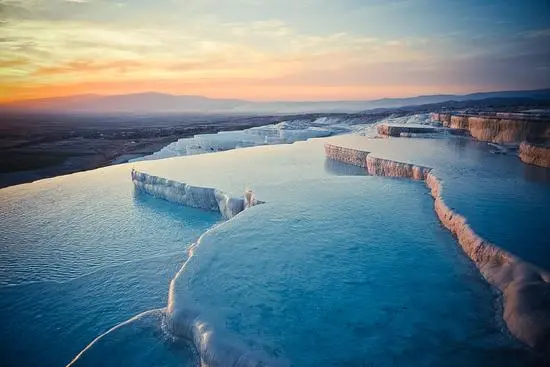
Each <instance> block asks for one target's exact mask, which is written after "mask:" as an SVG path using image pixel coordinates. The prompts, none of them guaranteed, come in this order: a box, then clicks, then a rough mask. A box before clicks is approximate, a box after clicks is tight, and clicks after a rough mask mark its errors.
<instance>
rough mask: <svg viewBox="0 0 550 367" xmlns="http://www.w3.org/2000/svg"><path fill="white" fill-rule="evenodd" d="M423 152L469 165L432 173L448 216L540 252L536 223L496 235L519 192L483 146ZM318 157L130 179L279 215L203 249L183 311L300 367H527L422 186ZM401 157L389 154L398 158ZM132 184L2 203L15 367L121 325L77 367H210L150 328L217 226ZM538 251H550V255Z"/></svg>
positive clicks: (6, 354) (262, 215)
mask: <svg viewBox="0 0 550 367" xmlns="http://www.w3.org/2000/svg"><path fill="white" fill-rule="evenodd" d="M335 139H336V138H335ZM418 140H419V141H422V142H423V143H418V146H415V147H414V150H413V152H414V157H413V156H411V155H410V154H409V155H408V156H407V158H408V160H411V159H412V158H414V162H415V163H420V164H426V165H430V164H429V163H431V161H430V159H432V156H433V155H434V153H437V155H438V157H437V158H433V159H442V160H443V159H447V161H448V162H454V161H453V160H452V159H453V158H452V157H453V154H454V153H456V152H461V153H460V154H459V155H458V156H455V157H454V159H456V161H457V162H458V161H462V160H464V161H465V162H468V165H466V167H470V168H469V169H470V170H468V168H464V169H463V171H459V172H458V174H456V175H455V176H456V177H455V176H453V172H454V170H455V169H459V168H460V167H462V166H460V167H458V166H449V167H448V171H445V172H447V173H445V172H444V169H445V166H442V167H436V169H438V170H441V171H442V175H445V174H446V175H447V176H445V177H443V179H444V185H445V194H444V195H445V199H446V200H447V202H448V203H449V204H450V205H453V206H456V207H457V209H458V211H460V212H463V213H464V214H465V215H466V216H468V215H469V214H471V213H469V212H468V210H470V211H471V212H472V213H473V214H474V216H475V214H476V213H477V210H482V211H481V212H479V214H477V215H478V217H477V218H478V219H475V218H474V219H471V220H472V225H473V227H474V228H475V230H476V231H479V233H480V234H482V233H483V232H482V231H483V230H485V231H486V232H485V233H484V234H487V235H488V237H489V238H490V239H491V240H492V241H494V242H495V243H497V244H499V241H500V240H501V239H506V238H513V236H518V238H519V237H521V232H520V231H523V230H525V229H526V228H531V229H532V230H533V233H534V234H533V235H532V236H533V239H536V238H539V237H540V232H538V231H539V230H540V227H538V224H537V222H535V223H528V221H525V223H523V222H521V223H523V224H522V226H519V227H512V226H510V225H508V226H507V227H506V229H505V230H498V228H494V226H495V225H496V223H498V220H499V218H501V214H502V213H500V212H501V211H502V208H503V207H504V208H507V207H506V206H505V205H507V204H509V201H510V200H509V199H511V198H510V197H509V195H511V193H512V192H513V191H510V190H508V186H507V185H508V184H510V182H508V183H506V182H504V180H491V177H493V178H494V176H490V175H489V177H487V178H484V176H483V173H480V172H479V170H480V167H484V166H485V165H486V164H487V163H488V162H489V163H491V167H493V166H494V167H499V165H497V164H496V163H495V162H497V161H493V160H494V158H493V157H495V155H492V154H490V153H489V152H487V151H485V150H484V149H485V148H484V147H483V146H482V145H479V146H478V145H475V146H460V144H469V143H461V142H459V143H445V141H446V140H441V142H439V141H440V140H437V143H432V142H433V141H431V140H426V139H418ZM388 141H389V140H388ZM409 141H410V144H416V143H414V142H415V141H417V140H409ZM323 143H324V140H313V141H309V142H304V143H297V144H293V145H287V146H268V147H256V148H251V149H241V150H235V151H228V152H224V153H216V154H205V155H201V156H190V157H184V158H174V159H168V160H162V161H155V162H140V163H136V164H134V166H135V167H136V168H138V169H140V170H142V171H145V172H149V173H151V174H155V175H159V176H162V177H167V178H170V179H176V180H181V181H185V182H188V183H190V184H194V185H198V186H206V187H217V188H220V189H222V190H224V191H226V192H228V193H234V194H235V195H238V194H241V193H242V192H243V191H244V189H245V188H251V189H253V190H254V192H255V193H256V194H257V196H258V198H259V199H261V200H264V201H266V203H265V204H262V205H260V206H256V207H253V208H251V209H249V210H247V211H245V212H243V213H242V214H240V215H238V216H237V217H235V218H234V219H232V220H230V221H228V222H225V223H223V224H221V225H219V226H217V227H215V228H214V229H212V230H211V231H209V232H208V233H207V234H206V235H205V236H204V237H203V238H202V241H201V243H200V245H199V246H198V247H197V248H196V249H195V253H194V256H193V257H191V259H189V261H188V263H187V268H186V269H185V270H184V271H183V272H182V275H181V276H180V278H179V279H178V281H177V282H175V287H176V289H177V293H178V297H177V298H176V299H175V302H176V303H177V306H178V309H180V310H186V309H193V310H195V311H197V312H198V314H199V315H200V319H201V320H202V321H204V322H205V323H206V324H208V325H209V326H210V327H211V330H214V332H215V333H216V334H217V335H221V336H222V339H223V340H227V341H228V343H229V344H238V345H239V346H243V347H244V348H246V349H247V350H252V351H261V352H262V353H265V354H267V355H269V356H271V357H272V358H274V359H276V360H277V361H279V362H281V363H283V364H284V363H292V364H293V365H296V366H318V365H327V366H328V365H349V366H370V365H374V366H377V365H392V364H399V365H416V366H424V365H456V366H461V365H464V364H465V363H467V364H468V365H472V366H476V365H478V366H485V365H510V366H515V365H525V364H526V363H529V362H531V360H532V356H531V354H530V352H529V351H528V350H526V349H524V348H523V347H522V346H521V345H519V343H517V342H516V341H515V340H513V339H512V338H511V337H510V336H509V335H508V334H507V332H506V330H505V328H504V327H503V325H502V323H501V321H500V318H499V317H498V315H499V312H500V311H499V309H498V302H497V299H496V296H495V294H494V293H493V291H492V290H491V288H490V287H489V286H488V285H487V284H486V283H485V282H484V280H483V279H482V278H481V276H480V275H479V273H478V271H477V269H476V268H475V267H474V266H473V264H472V263H471V262H470V261H469V260H468V259H467V258H466V256H465V255H464V254H463V253H462V251H461V250H460V248H459V247H458V246H457V244H456V242H455V240H454V239H453V238H452V236H451V235H450V234H449V233H448V232H447V231H446V230H445V229H444V228H442V227H441V225H440V224H439V222H438V221H437V218H436V216H435V214H434V212H433V201H432V199H431V196H430V195H429V193H428V190H427V189H426V187H425V186H424V185H423V184H422V183H420V182H412V181H408V180H400V179H388V178H381V177H370V176H364V172H363V171H362V170H361V169H356V168H353V167H348V166H345V165H341V164H338V163H336V162H332V161H327V160H326V159H325V158H324V151H323ZM380 144H384V143H380ZM390 144H393V143H390ZM430 144H431V145H430ZM437 144H447V145H445V146H444V145H437ZM453 144H459V146H456V147H455V146H454V145H453ZM433 147H435V148H433ZM394 148H395V146H389V145H388V149H387V154H388V155H389V154H396V155H397V154H401V155H400V157H403V154H404V153H396V152H394ZM470 151H472V152H470ZM417 153H418V156H416V155H417ZM457 157H458V158H457ZM389 158H391V157H389ZM417 159H418V162H417ZM499 159H500V158H499ZM502 159H509V158H502ZM401 160H404V159H401ZM423 160H424V161H423ZM498 162H500V161H498ZM502 162H504V161H502ZM508 165H509V163H505V162H504V163H502V166H501V168H498V169H497V168H495V172H498V173H499V174H502V177H505V176H506V175H508V177H513V180H514V181H511V182H516V181H518V182H521V185H527V183H529V184H533V185H538V186H536V187H540V190H541V192H545V190H547V184H546V182H545V181H544V179H542V180H541V179H540V175H535V176H536V179H535V181H532V180H530V179H528V177H531V179H532V177H533V176H532V175H523V174H520V172H521V170H520V168H517V167H521V166H517V167H516V166H514V168H513V169H512V171H506V169H510V168H506V167H508ZM131 168H132V165H121V166H117V167H109V168H105V169H99V170H95V171H89V172H84V173H80V174H75V175H71V176H65V177H59V178H55V179H51V180H45V181H40V182H37V183H33V184H28V185H21V186H16V187H12V188H7V189H3V190H0V200H1V202H2V207H1V210H0V219H1V220H2V223H3V226H4V228H3V231H2V233H1V237H0V240H1V243H2V247H1V250H0V282H1V283H0V284H2V287H1V288H0V293H1V297H0V310H1V318H2V320H1V321H2V328H1V330H0V338H1V339H0V343H1V345H2V350H1V352H2V356H3V361H2V362H3V364H4V365H8V366H11V365H14V366H15V365H52V366H56V365H65V364H66V363H68V362H69V361H71V359H72V358H73V357H75V356H76V355H77V353H78V352H79V351H81V350H82V349H84V348H85V347H86V346H87V345H88V344H89V343H90V342H91V341H92V340H93V339H94V338H95V337H97V336H99V335H101V334H102V333H104V332H106V331H107V330H109V329H110V328H112V327H114V326H116V325H119V326H118V327H117V328H116V329H115V330H113V331H111V332H109V333H107V334H106V335H105V336H104V337H103V338H101V339H100V340H99V341H98V342H97V343H95V344H93V345H92V346H91V347H90V348H89V349H87V350H86V351H85V352H84V353H83V354H82V356H81V357H80V358H79V359H78V360H77V365H84V366H95V365H113V366H115V365H128V366H139V365H142V366H150V365H158V366H161V365H162V366H178V365H181V366H189V365H197V363H198V362H197V361H198V359H197V358H198V356H197V353H196V351H195V350H194V348H193V347H192V346H191V345H190V343H189V341H185V340H182V339H181V338H175V337H174V335H173V334H172V333H171V331H170V329H169V328H167V327H166V325H165V318H164V316H163V314H162V311H150V312H147V311H149V310H155V309H161V308H163V307H166V305H167V300H168V294H169V291H168V284H169V282H170V280H171V279H172V278H173V277H174V275H175V274H176V273H177V271H178V270H179V269H180V267H181V265H182V263H183V262H184V261H186V260H187V259H188V258H187V249H188V246H189V245H190V244H191V243H192V242H193V241H195V240H196V239H197V238H198V236H199V235H200V234H201V233H203V232H205V231H206V230H207V229H208V228H211V227H212V226H213V225H215V224H217V223H220V221H221V218H220V216H219V215H218V214H216V213H210V212H205V211H201V210H196V209H189V208H184V207H181V206H177V205H173V204H170V203H167V202H163V201H160V200H157V199H155V198H152V197H147V196H144V195H141V194H136V193H135V192H134V190H133V188H132V184H131V181H130V169H131ZM505 174H506V175H505ZM478 176H479V178H480V180H482V181H481V182H483V185H478V183H479V182H480V181H476V177H478ZM542 176H543V177H544V175H542ZM463 177H464V180H463V181H460V180H461V179H462V178H463ZM499 177H500V176H499ZM518 177H519V178H518ZM454 179H456V180H457V181H454ZM453 182H456V184H453ZM491 182H492V183H491ZM476 185H477V186H476ZM487 185H489V186H487ZM520 187H526V186H520ZM533 187H535V186H533ZM499 190H500V192H501V193H504V194H502V195H500V196H499V195H498V192H499ZM490 194H492V195H493V196H491V195H490ZM447 195H448V196H447ZM530 195H532V194H528V193H520V194H518V196H517V198H518V199H517V200H516V203H523V204H521V205H522V206H524V209H522V210H525V213H527V214H526V215H532V214H533V213H535V211H533V210H539V211H538V212H536V213H539V217H540V216H541V215H543V214H545V213H546V212H544V210H543V209H544V208H542V207H541V206H540V205H538V204H537V203H536V202H535V200H527V199H525V198H530V197H531V196H530ZM503 197H504V198H506V199H508V201H506V202H505V203H502V205H504V206H503V207H501V208H499V207H498V205H500V204H501V201H504V200H503V199H502V198H503ZM493 198H494V199H493ZM474 199H480V200H481V202H482V204H481V206H480V208H482V209H476V206H475V202H474ZM497 199H502V200H497ZM468 200H472V203H471V207H470V208H471V209H468V208H469V205H470V203H469V202H467V201H468ZM531 204H533V205H531ZM493 206H494V207H493ZM533 208H534V209H533ZM537 208H538V209H537ZM491 210H492V211H491ZM514 213H517V212H516V211H514ZM502 217H503V218H506V216H505V215H504V216H502ZM539 217H537V218H539ZM488 218H490V220H488ZM514 218H515V217H514ZM469 219H470V218H469ZM516 219H517V218H516ZM516 219H514V220H516ZM542 219H544V217H543V218H542ZM542 219H541V220H542ZM506 220H509V219H506ZM507 223H509V222H507ZM516 231H517V233H516ZM502 233H504V235H503V234H502ZM499 236H502V237H499ZM503 243H504V242H503ZM506 243H509V244H510V245H509V246H512V244H513V243H515V242H514V241H512V240H510V241H509V242H505V245H506ZM530 243H534V244H538V245H536V246H534V247H533V249H534V250H533V251H536V248H541V249H542V250H541V251H545V249H544V245H545V242H544V239H543V240H540V241H539V242H537V241H534V240H533V241H530ZM537 246H538V247H537ZM522 248H523V250H522V251H524V253H525V254H526V255H525V256H529V253H530V251H529V250H528V249H527V248H526V247H525V246H523V247H522ZM541 253H544V252H541ZM539 262H540V261H539ZM143 312H146V313H145V314H142V313H143ZM140 314H142V315H141V316H140V317H138V318H137V319H134V320H131V321H129V322H127V323H124V322H125V321H126V320H129V319H131V318H132V317H134V316H136V315H140ZM121 323H122V324H121ZM211 352H213V353H218V355H219V351H216V350H214V351H211ZM4 362H5V363H4Z"/></svg>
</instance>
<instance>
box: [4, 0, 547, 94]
mask: <svg viewBox="0 0 550 367" xmlns="http://www.w3.org/2000/svg"><path fill="white" fill-rule="evenodd" d="M0 7H1V8H0V19H1V23H0V101H3V102H6V101H13V100H20V99H29V98H41V97H53V96H66V95H73V94H86V93H94V94H121V93H135V92H144V91H158V92H167V93H173V94H199V95H204V96H208V97H216V98H217V97H225V98H242V99H249V100H358V99H373V98H381V97H402V96H413V95H420V94H436V93H469V92H477V91H491V90H510V89H536V88H545V87H550V16H549V14H550V1H547V0H542V1H533V0H526V1H520V0H515V1H514V0H510V1H506V0H500V1H490V0H483V1H482V0H475V1H473V0H460V1H459V0H456V1H452V0H449V1H444V0H372V1H369V0H333V1H328V0H181V1H177V0H155V1H149V0H0Z"/></svg>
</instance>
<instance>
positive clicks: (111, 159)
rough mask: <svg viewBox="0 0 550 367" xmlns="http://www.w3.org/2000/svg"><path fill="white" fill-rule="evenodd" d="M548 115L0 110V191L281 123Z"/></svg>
mask: <svg viewBox="0 0 550 367" xmlns="http://www.w3.org/2000/svg"><path fill="white" fill-rule="evenodd" d="M548 107H550V90H549V89H544V90H536V91H515V92H514V91H512V92H492V93H477V94H471V95H465V96H456V95H435V96H420V97H412V98H404V99H381V100H376V101H364V102H360V101H358V102H264V103H260V102H256V103H254V102H245V101H236V100H235V101H228V100H216V99H209V98H205V97H192V96H173V95H166V94H160V93H140V94H130V95H121V96H105V97H100V96H76V97H67V98H48V99H40V100H31V101H22V102H18V103H12V104H4V105H2V107H1V108H0V116H1V118H2V124H0V149H2V152H3V154H2V156H1V158H0V187H4V186H10V185H14V184H18V183H24V182H29V181H34V180H37V179H40V178H45V177H53V176H57V175H60V174H67V173H72V172H77V171H81V170H88V169H94V168H98V167H102V166H106V165H110V164H113V163H123V162H126V161H127V160H129V159H132V158H136V157H140V156H144V155H149V154H151V153H154V152H156V151H158V150H160V149H161V148H162V147H164V146H166V145H168V144H169V143H171V142H174V141H176V140H178V139H180V138H185V137H192V136H193V135H196V134H207V133H216V132H219V131H232V130H242V129H247V128H250V127H254V126H263V125H269V124H272V123H277V122H281V121H285V120H293V119H312V120H313V119H315V118H317V117H320V116H340V115H345V116H349V117H359V118H361V119H362V120H363V121H364V123H368V122H375V121H377V120H380V119H383V118H385V117H388V116H392V115H393V116H400V115H406V114H413V113H426V112H433V111H440V110H445V109H448V110H466V111H467V110H472V111H477V110H486V111H490V110H492V109H498V110H499V111H512V112H513V111H518V110H523V109H537V108H548ZM246 110H257V112H256V113H252V112H248V113H245V112H243V111H246ZM310 110H311V111H315V113H313V112H309V111H310ZM336 110H338V111H340V112H333V111H336ZM289 111H298V112H297V113H294V112H292V113H291V112H289ZM275 112H277V113H275Z"/></svg>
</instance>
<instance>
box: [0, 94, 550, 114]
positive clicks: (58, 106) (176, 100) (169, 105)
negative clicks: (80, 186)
mask: <svg viewBox="0 0 550 367" xmlns="http://www.w3.org/2000/svg"><path fill="white" fill-rule="evenodd" d="M484 99H525V100H548V99H550V89H541V90H529V91H504V92H488V93H473V94H466V95H452V94H441V95H427V96H418V97H410V98H383V99H377V100H370V101H312V102H299V101H287V102H285V101H280V102H279V101H271V102H251V101H245V100H238V99H215V98H207V97H202V96H189V95H172V94H164V93H137V94H124V95H112V96H101V95H92V94H89V95H76V96H69V97H56V98H44V99H33V100H25V101H18V102H13V103H7V104H3V105H0V111H1V110H5V111H13V112H19V111H25V112H28V111H36V112H63V113H94V114H98V113H99V114H100V113H133V114H135V113H147V114H151V113H208V114H213V113H220V114H221V113H224V114H228V113H231V114H277V115H282V114H290V113H353V112H365V111H368V110H373V109H388V108H399V107H404V106H418V105H426V104H435V103H443V102H448V101H455V102H462V101H478V100H484Z"/></svg>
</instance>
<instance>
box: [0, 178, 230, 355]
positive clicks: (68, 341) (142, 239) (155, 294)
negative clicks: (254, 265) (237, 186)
mask: <svg viewBox="0 0 550 367" xmlns="http://www.w3.org/2000/svg"><path fill="white" fill-rule="evenodd" d="M0 202H1V203H2V207H1V210H0V222H1V223H2V231H1V234H0V243H1V244H2V250H1V251H0V284H2V287H1V288H0V315H1V323H2V327H1V328H0V353H1V355H2V365H4V366H16V365H18V366H36V365H44V366H62V365H65V364H66V363H68V362H69V361H70V360H71V359H72V358H73V357H74V356H75V355H76V354H77V353H78V352H79V351H80V350H81V349H82V348H83V347H85V346H86V344H88V343H89V342H90V341H91V340H92V339H93V338H95V337H96V336H97V335H99V334H100V333H102V332H104V331H105V330H107V329H109V328H110V327H112V326H114V325H116V324H118V323H120V322H122V321H125V320H126V319H128V318H130V317H132V316H134V315H136V314H138V313H141V312H144V311H147V310H150V309H152V308H159V307H164V306H165V305H166V300H167V291H166V290H167V288H168V284H169V282H170V280H171V279H172V277H173V276H174V274H175V273H176V272H177V270H178V269H179V266H180V265H181V263H182V261H183V260H184V259H185V258H186V251H185V250H186V248H187V246H188V245H189V244H190V243H192V242H193V241H195V240H196V238H197V237H198V236H200V234H201V233H202V232H204V231H205V230H206V229H207V228H209V227H210V226H212V225H213V224H214V223H216V222H218V221H219V220H221V218H220V216H219V215H218V214H216V213H210V212H205V211H201V210H198V209H191V208H184V207H181V206H177V205H174V204H170V203H167V202H163V201H159V200H155V199H154V198H152V197H149V196H146V195H139V194H135V193H134V189H133V185H132V183H131V181H130V180H129V176H128V173H127V171H126V170H116V169H115V170H113V169H110V170H98V171H94V172H86V173H83V174H79V175H73V176H70V177H63V178H57V179H52V180H46V181H42V182H39V183H35V184H29V185H21V186H18V187H12V188H7V189H3V190H0ZM148 365H149V364H148Z"/></svg>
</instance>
